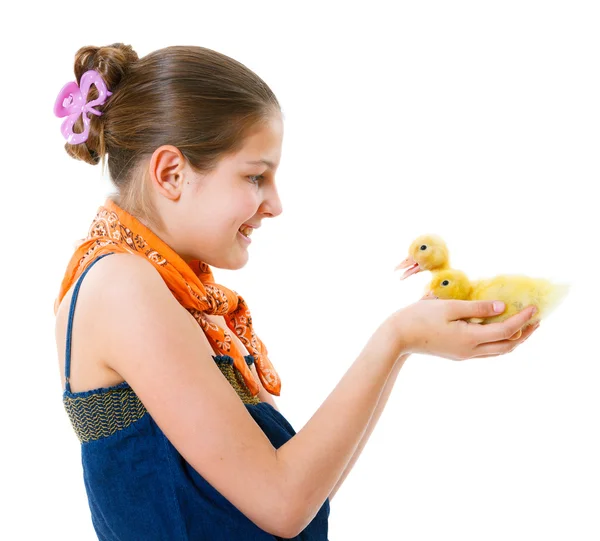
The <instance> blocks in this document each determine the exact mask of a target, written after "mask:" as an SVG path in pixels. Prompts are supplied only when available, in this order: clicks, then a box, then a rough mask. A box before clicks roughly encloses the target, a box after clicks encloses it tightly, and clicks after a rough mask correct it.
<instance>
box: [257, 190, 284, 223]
mask: <svg viewBox="0 0 600 541" xmlns="http://www.w3.org/2000/svg"><path fill="white" fill-rule="evenodd" d="M262 206H263V210H262V213H263V214H268V215H269V216H271V217H273V218H274V217H275V216H279V215H280V214H281V213H282V212H283V208H282V205H281V199H280V198H279V194H278V193H277V188H275V187H273V189H272V191H270V193H269V196H267V197H266V198H265V200H264V201H263V205H262Z"/></svg>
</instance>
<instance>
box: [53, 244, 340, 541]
mask: <svg viewBox="0 0 600 541" xmlns="http://www.w3.org/2000/svg"><path fill="white" fill-rule="evenodd" d="M107 255H110V254H105V255H103V256H100V257H98V259H96V260H95V261H93V262H92V264H91V265H90V266H89V267H88V268H87V269H86V270H85V271H84V272H83V273H82V275H81V276H80V277H79V279H78V281H77V283H76V285H75V288H74V291H73V297H72V300H71V306H70V310H69V320H68V324H67V345H66V357H65V376H66V388H65V391H64V393H63V404H64V406H65V409H66V411H67V414H68V415H69V419H70V420H71V424H72V425H73V428H74V430H75V433H76V434H77V437H78V438H79V441H80V443H81V462H82V466H83V480H84V485H85V489H86V493H87V497H88V502H89V507H90V511H91V519H92V524H93V526H94V529H95V531H96V534H97V535H98V539H99V540H100V541H204V540H206V541H232V540H240V541H241V540H243V541H272V540H274V539H281V538H280V537H276V536H273V535H272V534H269V533H267V532H265V531H264V530H262V529H261V528H259V527H258V526H256V525H255V524H254V523H253V522H252V521H251V520H249V519H248V518H247V517H246V516H245V515H244V514H243V513H241V512H240V511H239V510H238V509H237V508H236V507H235V506H234V505H233V504H232V503H231V502H229V500H227V499H226V498H225V497H224V496H223V495H222V494H221V493H220V492H219V491H217V490H216V489H215V488H214V487H213V486H212V485H210V484H209V483H208V482H207V481H206V480H205V479H204V478H203V477H202V476H201V475H200V474H199V473H198V472H197V471H196V470H194V468H193V467H192V466H191V465H190V464H189V463H188V462H186V460H185V459H184V458H183V457H182V456H181V455H180V454H179V452H178V451H177V449H175V447H173V445H171V442H170V441H169V440H168V439H167V437H166V436H165V435H164V434H163V432H162V431H161V429H160V428H159V427H158V425H157V424H156V423H155V422H154V419H153V418H152V417H151V416H150V414H149V413H148V411H147V410H146V409H145V407H144V405H143V404H142V402H141V401H140V400H139V398H138V397H137V395H136V394H135V392H134V391H133V389H132V388H131V387H130V386H129V384H128V383H127V382H126V381H123V382H122V383H119V384H118V385H114V386H111V387H101V388H98V389H92V390H89V391H83V392H78V393H72V392H71V387H70V383H69V375H70V364H71V333H72V329H73V313H74V310H75V303H76V301H77V295H78V292H79V287H80V286H81V281H82V280H83V278H84V277H85V275H86V273H87V272H88V271H89V269H90V268H92V266H93V265H94V264H95V263H96V262H97V261H99V260H100V259H101V258H102V257H106V256H107ZM213 358H214V360H215V362H216V363H217V365H218V366H219V368H220V369H221V371H222V373H223V375H224V376H225V377H226V378H227V380H228V381H229V382H230V383H231V384H232V386H233V387H234V389H235V390H236V392H237V393H238V395H239V396H240V399H241V400H242V401H243V403H244V405H245V406H246V408H247V409H248V411H249V412H250V414H251V415H252V417H253V418H254V420H255V421H256V423H257V424H258V425H259V426H260V427H261V429H262V430H263V431H264V433H265V434H266V436H267V437H268V438H269V440H270V441H271V443H272V444H273V447H275V448H279V447H281V446H282V445H283V444H284V443H285V442H287V441H288V440H289V439H290V438H291V437H292V436H294V434H295V433H296V432H295V431H294V429H293V428H292V426H291V425H290V423H289V422H288V421H287V420H286V419H285V418H284V417H283V415H281V414H280V413H279V412H278V411H277V410H276V409H275V408H273V407H272V406H271V405H270V404H268V403H266V402H261V401H260V400H259V399H258V397H257V396H256V397H255V396H252V394H251V393H250V391H249V390H248V387H247V386H246V384H245V382H244V379H243V378H242V376H241V374H240V372H239V371H238V370H237V368H235V366H234V365H233V359H232V358H231V357H230V356H228V355H217V356H213ZM245 358H246V362H247V363H248V365H251V364H252V363H253V362H254V358H253V357H252V355H247V356H246V357H245ZM258 497H260V495H259V494H257V498H258ZM328 518H329V499H327V500H325V502H324V504H323V506H322V507H321V509H320V510H319V512H318V513H317V514H316V516H315V517H314V519H313V520H312V521H311V522H310V524H309V525H308V526H307V527H306V528H305V529H304V530H303V531H302V532H301V533H300V534H299V535H298V536H296V537H294V538H293V539H294V540H298V541H300V540H302V541H327V530H328Z"/></svg>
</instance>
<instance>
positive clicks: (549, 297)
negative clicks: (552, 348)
mask: <svg viewBox="0 0 600 541" xmlns="http://www.w3.org/2000/svg"><path fill="white" fill-rule="evenodd" d="M569 287H570V286H569V285H568V284H553V283H551V282H550V281H549V280H545V279H543V278H530V277H528V276H521V275H516V274H502V275H498V276H495V277H493V278H487V279H483V280H469V278H468V277H467V275H466V274H465V273H464V272H462V271H459V270H456V269H444V270H440V271H435V272H434V276H433V279H432V280H431V282H430V283H429V286H428V288H427V289H428V291H429V293H428V295H427V296H430V297H437V298H439V299H458V300H472V301H479V300H488V301H490V300H500V301H503V302H504V303H505V305H506V309H505V310H504V312H502V313H501V314H499V315H497V316H492V317H486V318H485V319H480V318H469V319H468V321H469V322H471V323H485V324H488V323H495V322H496V321H504V320H505V319H507V318H509V317H511V316H513V315H515V314H516V313H518V312H520V311H521V310H523V309H524V308H526V307H527V306H530V305H534V306H535V307H536V308H537V312H536V313H535V314H534V315H533V316H532V317H531V319H530V320H529V322H528V323H529V324H533V323H536V322H537V321H540V320H541V319H542V318H546V317H548V315H549V314H550V313H551V312H552V311H553V310H554V309H555V308H556V307H557V306H558V305H559V304H560V303H561V302H562V301H563V299H564V298H565V296H566V294H567V293H568V291H569Z"/></svg>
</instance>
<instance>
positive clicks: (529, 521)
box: [0, 0, 600, 541]
mask: <svg viewBox="0 0 600 541" xmlns="http://www.w3.org/2000/svg"><path fill="white" fill-rule="evenodd" d="M596 6H597V4H596V3H595V2H591V1H590V2H582V1H576V0H569V1H562V2H559V1H548V0H546V1H530V0H518V1H512V0H511V1H504V2H481V1H471V2H466V1H454V2H443V1H437V2H433V1H430V2H376V1H370V2H363V3H360V4H356V3H347V2H323V3H316V2H307V1H302V2H296V3H293V4H292V3H289V2H260V1H254V2H240V3H231V2H189V3H188V2H179V1H175V0H172V1H170V2H167V3H161V5H160V6H151V5H150V4H141V3H139V4H136V6H135V7H130V4H129V3H125V2H113V1H106V2H100V3H97V4H93V3H92V4H90V3H85V4H82V5H81V6H80V8H81V9H80V8H78V7H77V4H73V3H71V4H65V3H60V4H56V5H52V4H42V3H39V5H35V4H31V3H29V4H24V3H21V4H18V5H16V6H13V9H14V10H15V12H14V13H15V15H14V17H15V18H14V19H11V20H9V19H7V20H6V24H7V25H8V26H11V25H12V26H14V28H16V29H18V30H20V32H19V35H20V37H14V38H11V39H10V40H9V38H8V37H7V36H8V34H6V33H5V34H3V36H2V38H0V39H1V40H2V43H1V48H0V50H1V51H2V53H1V54H2V64H3V80H4V82H3V85H2V118H3V123H2V124H3V128H4V129H3V130H2V131H3V135H2V141H3V149H2V150H3V158H4V159H3V164H2V173H3V174H2V180H3V182H2V186H3V189H2V196H1V197H2V199H1V203H2V211H3V212H2V213H1V217H0V219H1V220H2V224H1V226H2V232H3V243H4V246H3V247H2V248H3V249H2V260H1V266H0V269H1V270H0V272H2V283H3V286H4V287H3V289H2V305H3V311H2V346H3V348H4V350H3V354H2V360H3V363H2V365H3V373H2V375H3V392H2V393H1V400H2V404H1V405H2V408H1V410H0V411H1V412H2V413H1V415H2V436H1V437H2V445H1V447H2V471H1V479H2V481H1V483H0V491H1V493H2V501H3V502H4V504H3V506H4V507H3V508H2V513H1V514H2V515H3V517H2V520H0V538H2V539H11V540H13V539H15V540H16V539H19V540H20V539H27V540H29V539H31V540H41V539H55V538H56V539H58V538H62V537H68V538H70V539H77V540H78V541H87V540H93V539H96V537H95V535H94V532H93V529H92V524H91V520H90V513H89V509H88V507H87V499H86V494H85V491H84V485H83V478H82V469H81V462H80V448H79V442H78V440H77V438H76V436H75V434H74V432H73V430H72V428H71V426H70V424H69V420H68V417H67V415H66V412H65V411H64V409H63V405H62V389H61V386H60V380H59V372H58V363H57V360H56V346H55V342H54V314H53V302H54V299H55V297H56V295H57V293H58V288H59V285H60V281H61V279H62V276H63V273H64V270H65V267H66V264H67V262H68V259H69V257H70V255H71V253H72V247H73V242H74V241H75V240H76V239H78V238H81V237H83V236H84V235H85V234H86V232H87V228H88V225H89V223H90V222H91V220H92V219H93V216H94V214H95V212H96V209H97V208H98V206H99V205H101V204H102V203H103V202H104V199H105V196H106V195H107V194H108V193H109V192H110V191H111V190H112V186H111V185H110V183H109V181H108V179H103V178H102V177H101V172H100V167H96V168H94V167H92V166H90V165H87V164H85V163H83V162H77V161H75V160H73V159H71V158H70V157H68V155H67V154H66V152H65V151H64V149H63V144H64V139H63V138H62V135H61V133H60V125H61V123H62V119H58V118H56V117H54V116H53V113H52V108H53V105H54V100H55V98H56V95H57V94H58V91H59V90H60V89H61V87H62V86H63V85H64V84H65V83H66V82H68V81H71V80H73V79H74V73H73V59H74V55H75V52H76V51H77V49H78V48H79V47H81V46H83V45H108V44H110V43H113V42H116V41H122V42H125V43H128V44H131V45H132V46H133V47H134V49H135V50H136V51H137V52H138V54H139V55H140V56H143V55H145V54H147V53H149V52H151V51H153V50H155V49H158V48H162V47H165V46H168V45H200V46H204V47H208V48H211V49H215V50H217V51H219V52H222V53H224V54H226V55H228V56H231V57H233V58H235V59H236V60H238V61H240V62H242V63H244V64H245V65H246V66H248V67H249V68H250V69H252V70H253V71H255V72H256V73H257V74H258V75H259V76H260V77H262V78H263V79H264V80H265V81H266V82H267V84H268V85H269V86H270V87H271V88H272V89H273V91H274V92H275V94H276V95H277V97H278V99H279V101H280V103H281V104H282V108H283V111H284V114H285V135H284V142H283V152H282V161H281V166H280V168H279V171H278V174H277V183H278V185H279V193H280V195H281V198H282V203H283V209H284V210H283V213H282V215H281V216H279V217H278V218H277V219H275V220H267V221H265V223H264V227H263V228H261V230H260V231H258V232H256V233H255V234H254V235H253V237H252V244H251V246H250V247H249V251H250V259H249V262H248V264H247V265H246V266H245V267H244V268H243V269H241V270H238V271H229V270H222V269H216V268H213V271H214V274H215V277H216V279H217V281H220V283H223V284H225V285H227V286H229V287H231V288H233V289H235V290H236V291H238V292H239V293H240V294H241V295H242V296H243V297H244V298H245V299H246V301H247V302H248V305H249V306H250V308H251V310H252V313H253V317H254V321H255V327H256V330H257V333H258V335H259V336H260V337H261V339H262V340H263V341H264V342H265V343H266V344H267V345H268V348H269V352H270V358H271V360H272V361H273V363H274V365H275V367H276V368H277V370H278V372H279V374H280V376H281V378H282V381H283V385H282V395H281V397H279V398H278V399H277V403H278V405H279V408H280V410H281V411H282V413H283V414H284V415H285V416H286V417H287V418H288V419H289V420H290V422H291V423H292V425H293V426H294V427H295V428H296V430H300V429H301V428H302V426H303V425H304V424H305V423H306V422H307V421H308V420H309V419H310V417H311V416H312V415H313V413H314V412H315V411H316V409H317V408H318V407H319V405H320V404H321V403H322V402H323V400H324V399H325V398H326V397H327V395H328V394H329V393H330V392H331V391H332V390H333V388H334V387H335V385H336V384H337V382H338V381H339V380H340V378H341V377H342V376H343V374H344V373H345V372H346V370H347V369H348V368H349V367H350V365H351V364H352V362H353V361H354V360H355V359H356V357H357V356H358V354H359V352H360V350H361V349H362V348H363V346H364V345H365V343H366V341H367V340H368V338H369V337H370V335H371V334H372V332H374V330H375V329H376V328H377V327H378V326H379V324H380V323H381V322H382V321H383V320H384V319H385V318H386V317H387V316H388V315H389V314H391V313H392V312H393V311H396V310H397V309H399V308H401V307H402V306H405V305H407V304H409V303H412V302H414V301H415V300H417V299H418V298H419V297H420V296H421V295H422V293H423V289H424V287H425V284H426V283H427V281H428V278H429V276H428V275H427V274H426V273H422V274H418V275H416V276H414V277H411V279H409V280H407V281H400V280H399V279H398V278H399V276H400V273H399V272H398V271H396V272H394V270H393V269H394V267H395V266H396V264H397V263H399V262H400V261H401V260H402V259H404V258H405V257H406V255H407V254H406V251H407V248H408V246H409V244H410V242H411V241H412V240H413V239H414V238H415V237H416V236H417V235H420V234H422V233H427V232H434V233H438V234H440V235H441V236H442V237H443V238H444V239H445V240H446V242H447V243H448V246H449V248H450V251H451V256H452V262H453V264H454V265H455V266H456V267H457V268H461V269H463V270H465V271H466V272H467V273H468V274H469V275H470V276H472V277H474V278H482V277H487V276H492V275H495V274H500V273H520V274H526V275H529V276H534V277H543V278H548V279H550V280H553V281H557V282H568V283H571V285H572V288H571V292H570V294H569V296H568V297H567V299H566V300H565V301H564V303H563V304H562V305H561V306H560V307H559V308H558V309H557V310H556V311H555V312H554V313H553V314H552V315H551V316H550V317H549V318H548V320H546V321H543V322H542V324H541V326H540V328H539V330H538V331H536V333H535V334H534V336H533V337H532V338H531V339H530V340H528V341H527V342H526V343H525V344H524V345H523V346H521V347H519V348H518V349H517V350H515V351H514V352H513V353H511V354H509V355H506V356H502V357H496V358H489V359H473V360H468V361H464V362H454V361H450V360H447V359H441V358H437V357H431V356H419V355H414V356H412V357H411V358H409V359H408V360H407V362H406V364H405V365H404V367H403V368H402V370H401V372H400V375H399V377H398V381H397V384H396V386H395V388H394V391H393V393H392V395H391V398H390V400H389V403H388V406H387V408H386V410H385V412H384V414H383V416H382V418H381V420H380V423H379V425H378V426H377V429H376V430H375V432H374V434H373V435H372V437H371V440H370V442H369V443H368V445H367V448H366V449H365V451H364V453H363V454H362V456H361V458H360V460H359V461H358V463H357V465H356V467H355V468H354V470H353V471H352V473H351V474H350V476H349V477H348V478H347V480H346V482H345V484H344V486H343V487H342V488H341V490H340V491H339V492H338V494H337V495H336V496H335V498H334V499H333V501H332V503H331V516H330V539H331V540H334V541H339V540H349V539H351V540H354V539H356V540H358V539H360V540H363V539H398V540H411V541H421V540H441V539H443V540H449V539H452V540H454V539H457V540H458V539H460V540H461V541H471V540H473V541H475V540H477V541H480V540H483V539H485V540H491V539H493V540H496V539H498V540H500V539H502V540H506V539H511V540H538V539H539V540H542V539H543V540H548V539H553V540H554V539H557V540H559V539H577V540H592V539H599V538H600V524H599V520H598V513H599V511H598V510H599V506H600V492H599V488H598V487H599V482H600V469H599V465H598V464H599V460H598V457H599V456H600V446H599V445H598V436H599V434H598V432H599V428H598V427H599V422H598V414H599V412H600V399H599V396H598V394H599V393H598V389H599V383H600V382H599V376H600V368H599V361H600V355H599V353H598V323H597V321H598V319H597V312H598V307H597V302H598V298H599V296H598V288H599V284H600V281H599V279H600V277H599V276H598V260H599V258H598V238H599V236H600V226H599V220H598V199H597V195H593V194H594V193H597V188H598V181H599V172H600V165H599V159H598V149H599V144H600V107H599V96H600V78H599V75H598V73H599V72H598V60H599V51H600V48H599V46H600V38H599V33H598V27H599V24H600V17H599V16H598V12H597V11H596V9H595V8H596ZM7 17H8V14H7ZM10 21H12V22H10ZM282 299H285V300H286V304H283V305H282V304H281V303H282ZM294 318H295V319H294ZM298 321H300V322H301V323H300V325H299V326H298V324H297V322H298ZM298 328H300V329H301V331H302V333H301V334H299V333H298V332H297V329H298Z"/></svg>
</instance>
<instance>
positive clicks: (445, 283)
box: [442, 280, 450, 286]
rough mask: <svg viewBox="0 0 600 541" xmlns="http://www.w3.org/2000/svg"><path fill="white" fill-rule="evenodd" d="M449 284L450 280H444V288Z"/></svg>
mask: <svg viewBox="0 0 600 541" xmlns="http://www.w3.org/2000/svg"><path fill="white" fill-rule="evenodd" d="M449 283H450V282H448V280H444V281H443V282H442V285H443V286H447V285H448V284H449Z"/></svg>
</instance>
